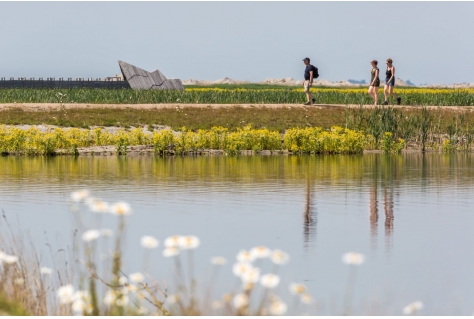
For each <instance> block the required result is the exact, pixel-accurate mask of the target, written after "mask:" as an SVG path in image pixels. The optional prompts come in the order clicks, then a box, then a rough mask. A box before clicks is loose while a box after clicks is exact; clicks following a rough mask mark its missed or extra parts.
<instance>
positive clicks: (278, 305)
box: [268, 301, 288, 316]
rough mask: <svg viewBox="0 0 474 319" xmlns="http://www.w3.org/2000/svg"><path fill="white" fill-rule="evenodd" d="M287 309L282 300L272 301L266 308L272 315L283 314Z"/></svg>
mask: <svg viewBox="0 0 474 319" xmlns="http://www.w3.org/2000/svg"><path fill="white" fill-rule="evenodd" d="M287 310H288V306H287V305H286V303H284V302H283V301H275V302H272V304H271V305H270V308H268V312H269V313H270V314H271V315H273V316H281V315H284V314H285V313H286V311H287Z"/></svg>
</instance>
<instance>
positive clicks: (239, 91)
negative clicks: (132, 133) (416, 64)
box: [0, 87, 474, 106]
mask: <svg viewBox="0 0 474 319" xmlns="http://www.w3.org/2000/svg"><path fill="white" fill-rule="evenodd" d="M366 91H367V90H366V89H365V88H356V89H354V88H314V89H313V96H314V97H315V98H316V100H317V103H321V104H372V103H373V101H372V98H371V97H370V96H369V95H368V94H367V92H366ZM473 93H474V90H473V89H426V88H397V94H399V95H400V96H402V99H403V100H402V101H403V104H405V105H431V106H473V105H474V94H473ZM379 95H380V97H379V99H380V100H382V99H383V92H382V91H380V93H379ZM304 101H305V97H304V93H303V88H293V87H290V88H261V87H248V88H245V87H244V88H239V87H230V88H221V87H215V88H188V89H186V90H185V91H174V90H163V91H161V90H147V91H134V90H132V89H119V90H107V89H61V90H53V89H0V103H60V102H61V103H94V104H157V103H198V104H240V103H243V104H261V103H267V104H287V103H302V102H304ZM392 102H393V101H392Z"/></svg>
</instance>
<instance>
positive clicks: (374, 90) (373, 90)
mask: <svg viewBox="0 0 474 319" xmlns="http://www.w3.org/2000/svg"><path fill="white" fill-rule="evenodd" d="M377 90H378V87H375V86H370V87H369V92H368V93H369V95H370V96H371V97H372V98H373V99H374V101H375V105H377V104H378V96H377Z"/></svg>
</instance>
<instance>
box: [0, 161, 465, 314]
mask: <svg viewBox="0 0 474 319" xmlns="http://www.w3.org/2000/svg"><path fill="white" fill-rule="evenodd" d="M473 164H474V156H473V155H472V154H461V153H459V154H434V153H428V154H425V155H423V154H421V153H406V154H402V155H384V154H364V155H357V156H294V155H290V156H284V155H277V156H214V157H213V156H202V157H165V158H163V157H154V156H140V157H131V156H129V157H105V156H104V157H77V158H74V157H60V156H58V157H26V156H24V157H14V156H9V157H1V158H0V180H1V183H0V208H1V209H2V210H3V211H4V212H5V215H6V216H7V218H8V219H9V220H10V221H11V222H12V223H13V224H14V225H15V227H17V226H18V227H20V228H21V229H22V230H29V231H30V233H31V234H30V236H31V237H32V238H33V239H34V241H35V243H36V245H37V248H38V250H41V251H43V250H46V247H47V246H46V244H47V243H48V244H52V245H54V247H57V248H65V247H66V246H67V245H70V243H71V241H72V240H71V238H72V232H73V231H74V229H75V227H77V224H74V216H73V214H74V213H72V212H71V210H70V206H71V203H70V200H69V198H70V193H71V192H72V191H75V190H78V189H88V190H90V191H91V194H92V195H93V196H94V197H99V198H101V199H103V200H105V201H109V202H114V201H120V200H123V201H126V202H128V203H130V205H131V207H132V209H133V214H132V215H130V216H129V218H128V230H127V233H126V258H125V263H124V271H125V272H126V273H130V272H136V271H140V270H141V269H142V268H141V267H143V265H142V262H143V256H144V250H145V249H144V248H142V247H141V246H140V238H141V236H143V235H152V236H154V237H156V238H158V239H159V240H160V247H159V249H158V250H156V251H152V252H151V255H150V257H149V258H150V261H151V262H152V264H151V265H153V266H152V267H150V269H148V271H149V272H150V273H152V274H153V275H154V276H155V277H158V278H167V277H170V274H172V269H173V263H172V260H170V259H165V258H164V257H162V256H161V250H162V248H163V245H162V243H163V240H164V239H165V238H166V237H168V236H171V235H174V234H181V235H196V236H198V237H199V239H200V241H201V245H200V247H199V248H198V249H197V250H196V251H195V262H196V274H198V275H197V277H198V280H200V281H201V282H204V283H205V282H206V281H208V280H209V276H210V270H211V268H210V267H211V265H210V263H209V259H210V258H211V257H212V256H223V257H225V258H226V259H228V260H229V262H228V264H227V265H225V266H224V268H223V269H222V271H221V273H220V279H219V284H218V287H217V288H216V290H215V292H214V298H215V299H217V298H219V296H220V295H221V294H222V293H224V292H227V291H230V290H231V288H232V287H233V286H234V283H235V277H234V276H233V275H232V264H233V262H234V260H235V255H236V254H237V252H238V251H239V250H240V249H250V248H252V247H254V246H257V245H265V246H267V247H269V248H271V249H276V248H279V249H281V250H283V251H285V252H287V253H288V254H289V255H290V262H289V263H288V264H287V265H285V266H283V267H282V268H281V270H280V275H281V278H282V282H281V283H280V285H279V288H278V290H277V291H279V293H281V295H285V296H286V295H288V289H287V287H288V284H289V283H290V282H292V281H295V282H302V283H304V284H305V285H306V286H307V287H308V289H309V291H310V293H311V295H312V296H313V297H314V298H315V300H316V303H315V304H314V305H312V306H311V307H309V308H308V309H307V310H305V311H307V312H309V313H311V314H323V315H330V314H342V310H343V297H344V294H345V292H346V289H347V286H348V278H349V273H350V270H351V267H354V266H349V265H346V264H344V263H343V262H342V260H341V257H342V255H343V254H344V253H346V252H350V251H355V252H359V253H362V254H364V255H365V257H366V259H365V262H364V263H363V264H362V265H360V266H358V267H357V274H356V279H355V284H354V287H353V289H354V299H353V301H354V302H353V305H352V311H353V313H355V314H396V315H399V314H401V309H402V308H403V307H404V306H405V305H407V304H408V303H410V302H413V301H416V300H421V301H423V303H424V305H425V307H424V309H423V310H422V314H437V315H447V314H451V315H460V314H463V315H468V314H471V313H472V312H473V311H474V305H473V304H472V297H473V295H474V276H473V275H472V274H471V271H472V269H474V254H473V253H472V251H473V250H472V247H473V244H474V232H471V230H472V229H474V211H473V207H474V206H473V204H474V196H473V195H474V182H473V180H474V179H473V178H474V166H473ZM80 214H84V215H87V214H89V215H91V213H87V212H83V213H80ZM89 215H88V216H89ZM89 217H90V216H89ZM89 217H88V218H89ZM90 218H95V217H90ZM115 219H116V216H112V215H106V216H103V219H102V220H101V223H102V224H101V225H102V227H109V228H112V229H114V227H115V226H114V222H115ZM53 263H54V262H53V261H52V259H51V257H48V256H47V254H45V257H44V264H45V265H46V266H49V267H51V266H53ZM262 267H263V271H264V272H266V268H265V267H267V266H262ZM268 267H269V266H268ZM268 267H267V268H268ZM268 269H269V268H268ZM290 300H291V299H290ZM296 314H299V313H296Z"/></svg>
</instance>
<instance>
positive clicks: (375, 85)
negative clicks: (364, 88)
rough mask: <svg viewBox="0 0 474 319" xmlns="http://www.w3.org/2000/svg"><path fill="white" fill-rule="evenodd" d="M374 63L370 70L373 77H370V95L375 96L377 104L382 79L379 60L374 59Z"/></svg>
mask: <svg viewBox="0 0 474 319" xmlns="http://www.w3.org/2000/svg"><path fill="white" fill-rule="evenodd" d="M370 64H372V70H370V74H371V78H370V86H369V95H370V96H371V97H373V99H374V100H375V104H374V105H377V104H378V103H379V96H378V92H379V86H380V79H379V68H378V67H377V64H378V62H377V60H373V61H372V62H370Z"/></svg>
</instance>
